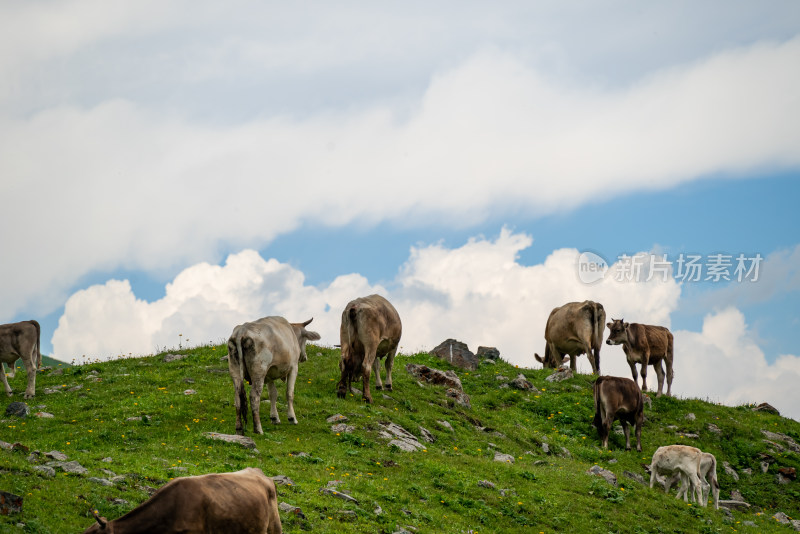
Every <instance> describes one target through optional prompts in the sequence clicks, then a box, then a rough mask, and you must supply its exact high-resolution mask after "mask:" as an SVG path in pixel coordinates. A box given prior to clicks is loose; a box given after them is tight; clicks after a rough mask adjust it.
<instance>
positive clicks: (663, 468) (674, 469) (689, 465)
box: [650, 445, 719, 506]
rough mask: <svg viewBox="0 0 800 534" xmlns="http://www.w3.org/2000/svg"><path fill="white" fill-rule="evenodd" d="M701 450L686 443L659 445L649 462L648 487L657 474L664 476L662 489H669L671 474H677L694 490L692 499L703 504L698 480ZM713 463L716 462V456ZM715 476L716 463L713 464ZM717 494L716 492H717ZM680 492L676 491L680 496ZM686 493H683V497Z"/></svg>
mask: <svg viewBox="0 0 800 534" xmlns="http://www.w3.org/2000/svg"><path fill="white" fill-rule="evenodd" d="M702 454H703V451H701V450H700V449H698V448H697V447H689V446H688V445H667V446H664V447H659V448H658V450H656V452H655V454H653V460H652V461H651V462H650V487H651V488H652V487H653V486H654V485H655V482H656V480H657V478H658V477H659V476H661V477H664V478H665V480H666V481H665V483H664V490H665V491H669V486H670V484H671V483H672V481H673V475H675V474H677V475H679V476H680V478H681V481H682V482H681V483H682V484H683V481H684V480H688V481H689V487H690V488H691V489H692V491H693V492H694V499H695V501H696V502H698V503H700V505H701V506H705V505H706V503H705V501H704V500H703V493H702V483H701V482H700V476H699V474H700V459H701V455H702ZM714 463H715V464H716V458H715V461H714ZM714 472H715V476H714V478H716V465H715V470H714ZM717 495H718V493H717ZM680 496H681V492H680V491H679V492H678V498H680ZM685 498H686V495H685V493H684V499H685ZM714 503H715V506H716V505H718V503H719V501H718V497H716V496H715V500H714Z"/></svg>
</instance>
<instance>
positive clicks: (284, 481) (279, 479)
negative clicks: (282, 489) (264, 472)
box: [271, 475, 294, 486]
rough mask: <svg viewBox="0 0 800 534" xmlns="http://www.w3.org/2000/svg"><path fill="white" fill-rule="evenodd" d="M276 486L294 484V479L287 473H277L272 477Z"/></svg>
mask: <svg viewBox="0 0 800 534" xmlns="http://www.w3.org/2000/svg"><path fill="white" fill-rule="evenodd" d="M271 478H272V481H273V482H275V485H276V486H294V480H292V479H291V478H289V477H287V476H286V475H275V476H274V477H271Z"/></svg>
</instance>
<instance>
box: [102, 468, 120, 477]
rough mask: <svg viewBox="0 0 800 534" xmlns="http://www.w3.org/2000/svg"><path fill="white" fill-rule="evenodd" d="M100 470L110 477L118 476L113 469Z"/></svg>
mask: <svg viewBox="0 0 800 534" xmlns="http://www.w3.org/2000/svg"><path fill="white" fill-rule="evenodd" d="M100 472H101V473H103V474H104V475H106V476H107V477H110V478H114V477H115V476H117V474H116V473H115V472H114V471H112V470H111V469H101V470H100Z"/></svg>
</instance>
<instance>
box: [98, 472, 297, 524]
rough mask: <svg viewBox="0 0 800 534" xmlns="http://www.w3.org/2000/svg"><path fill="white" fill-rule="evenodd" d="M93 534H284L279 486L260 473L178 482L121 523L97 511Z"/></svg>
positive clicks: (162, 489)
mask: <svg viewBox="0 0 800 534" xmlns="http://www.w3.org/2000/svg"><path fill="white" fill-rule="evenodd" d="M93 514H94V516H95V520H96V521H97V523H96V524H94V525H92V526H90V527H89V528H87V529H86V530H85V531H84V534H89V533H99V532H103V533H108V534H132V533H141V532H147V533H148V534H174V533H177V532H180V533H182V534H206V533H209V532H225V533H230V534H280V533H281V532H283V529H282V527H281V518H280V515H279V514H278V496H277V492H276V491H275V483H274V482H273V481H272V479H270V478H267V477H266V476H265V475H264V473H263V472H262V471H261V469H257V468H254V467H248V468H247V469H243V470H242V471H237V472H235V473H213V474H210V475H201V476H196V477H183V478H176V479H174V480H172V481H170V482H168V483H167V484H166V485H165V486H163V487H161V488H160V489H159V490H158V491H156V492H155V493H154V494H153V496H152V497H150V498H149V499H148V500H147V501H145V502H144V503H142V504H140V505H139V506H137V507H136V508H134V509H133V510H131V511H130V512H128V513H127V514H125V515H123V516H122V517H120V518H118V519H114V520H113V521H109V520H108V519H106V518H105V517H100V516H99V515H98V514H97V513H96V512H93Z"/></svg>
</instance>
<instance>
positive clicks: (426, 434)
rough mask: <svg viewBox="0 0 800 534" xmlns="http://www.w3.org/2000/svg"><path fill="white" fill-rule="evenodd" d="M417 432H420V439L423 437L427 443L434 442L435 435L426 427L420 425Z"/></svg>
mask: <svg viewBox="0 0 800 534" xmlns="http://www.w3.org/2000/svg"><path fill="white" fill-rule="evenodd" d="M419 432H420V434H422V439H424V440H425V441H427V442H428V443H436V436H434V435H433V434H431V433H430V432H428V429H426V428H425V427H422V426H420V427H419Z"/></svg>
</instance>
